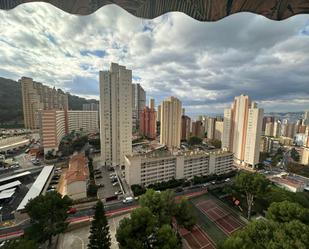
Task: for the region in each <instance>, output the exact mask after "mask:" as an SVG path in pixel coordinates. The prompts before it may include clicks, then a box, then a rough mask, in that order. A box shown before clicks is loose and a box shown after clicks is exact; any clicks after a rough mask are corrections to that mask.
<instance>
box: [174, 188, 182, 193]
mask: <svg viewBox="0 0 309 249" xmlns="http://www.w3.org/2000/svg"><path fill="white" fill-rule="evenodd" d="M174 192H175V193H180V192H183V188H176V189H175V190H174Z"/></svg>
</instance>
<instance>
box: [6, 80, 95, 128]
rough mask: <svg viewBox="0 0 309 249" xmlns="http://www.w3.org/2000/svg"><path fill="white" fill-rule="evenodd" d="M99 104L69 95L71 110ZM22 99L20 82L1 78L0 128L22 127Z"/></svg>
mask: <svg viewBox="0 0 309 249" xmlns="http://www.w3.org/2000/svg"><path fill="white" fill-rule="evenodd" d="M93 102H96V103H98V101H97V100H93V99H91V100H90V99H85V98H81V97H78V96H75V95H69V109H70V110H82V108H83V104H85V103H93ZM22 109H23V107H22V97H21V86H20V84H19V82H16V81H14V80H10V79H5V78H1V77H0V128H2V127H22V124H23V113H22Z"/></svg>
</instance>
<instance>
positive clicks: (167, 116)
mask: <svg viewBox="0 0 309 249" xmlns="http://www.w3.org/2000/svg"><path fill="white" fill-rule="evenodd" d="M181 110H182V104H181V101H180V100H179V99H177V98H175V97H169V98H167V99H166V100H164V101H162V103H161V126H160V127H161V128H160V143H161V144H165V145H166V146H168V147H179V146H180V139H181Z"/></svg>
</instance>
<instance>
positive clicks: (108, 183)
mask: <svg viewBox="0 0 309 249" xmlns="http://www.w3.org/2000/svg"><path fill="white" fill-rule="evenodd" d="M94 169H98V170H99V171H98V172H101V174H100V173H97V174H95V178H96V179H95V182H96V184H97V185H100V184H103V185H104V187H100V188H99V189H98V197H99V199H105V198H108V197H112V196H115V193H116V192H118V191H120V190H121V188H120V186H119V183H118V184H117V185H116V184H114V185H115V186H113V183H112V180H111V178H110V174H113V173H114V171H108V170H107V169H106V168H105V167H102V166H101V165H100V162H99V161H96V160H95V161H94ZM115 182H116V181H115ZM118 197H119V198H121V196H118Z"/></svg>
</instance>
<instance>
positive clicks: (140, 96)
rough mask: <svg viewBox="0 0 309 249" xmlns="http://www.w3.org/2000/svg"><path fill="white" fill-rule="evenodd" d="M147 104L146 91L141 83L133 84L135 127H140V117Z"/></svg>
mask: <svg viewBox="0 0 309 249" xmlns="http://www.w3.org/2000/svg"><path fill="white" fill-rule="evenodd" d="M145 106H146V92H145V91H144V89H143V87H142V86H141V85H140V84H132V118H133V129H138V126H139V123H140V117H141V114H142V112H143V110H144V107H145Z"/></svg>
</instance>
